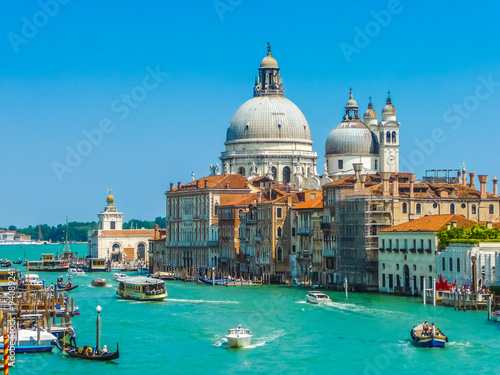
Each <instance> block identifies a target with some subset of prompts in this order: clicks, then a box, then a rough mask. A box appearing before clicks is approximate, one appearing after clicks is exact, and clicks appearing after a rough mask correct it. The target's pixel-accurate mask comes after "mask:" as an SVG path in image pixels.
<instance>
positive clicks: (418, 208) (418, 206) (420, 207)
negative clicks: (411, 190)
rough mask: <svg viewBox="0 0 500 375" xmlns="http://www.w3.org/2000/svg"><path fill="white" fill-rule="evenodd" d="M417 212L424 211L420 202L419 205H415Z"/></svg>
mask: <svg viewBox="0 0 500 375" xmlns="http://www.w3.org/2000/svg"><path fill="white" fill-rule="evenodd" d="M415 212H416V213H417V214H421V213H422V205H421V204H420V203H417V206H416V207H415Z"/></svg>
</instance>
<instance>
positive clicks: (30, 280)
mask: <svg viewBox="0 0 500 375" xmlns="http://www.w3.org/2000/svg"><path fill="white" fill-rule="evenodd" d="M28 286H29V288H30V289H31V290H38V289H43V281H42V280H40V277H39V276H38V275H37V274H36V273H30V274H27V275H26V276H25V277H22V278H21V279H20V280H19V289H24V290H27V289H28Z"/></svg>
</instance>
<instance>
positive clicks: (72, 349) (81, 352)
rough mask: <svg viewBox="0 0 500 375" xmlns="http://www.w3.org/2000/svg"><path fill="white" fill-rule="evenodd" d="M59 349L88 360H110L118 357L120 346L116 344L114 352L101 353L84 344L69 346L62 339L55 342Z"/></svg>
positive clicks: (71, 355)
mask: <svg viewBox="0 0 500 375" xmlns="http://www.w3.org/2000/svg"><path fill="white" fill-rule="evenodd" d="M56 345H57V347H58V348H59V350H61V351H63V350H64V352H66V354H68V355H69V356H70V357H75V358H80V359H87V360H90V361H112V360H114V359H118V358H120V348H119V347H118V344H116V352H114V353H109V352H108V353H103V352H100V354H96V353H94V351H93V349H92V348H91V347H90V346H84V347H83V348H78V347H76V346H71V345H69V344H68V343H66V344H65V343H63V341H61V340H59V341H58V342H56Z"/></svg>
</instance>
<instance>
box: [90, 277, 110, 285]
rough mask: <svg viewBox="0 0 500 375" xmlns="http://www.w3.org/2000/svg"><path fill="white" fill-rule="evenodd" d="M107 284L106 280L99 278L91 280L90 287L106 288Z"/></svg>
mask: <svg viewBox="0 0 500 375" xmlns="http://www.w3.org/2000/svg"><path fill="white" fill-rule="evenodd" d="M107 282H108V280H106V279H104V278H102V277H101V278H99V279H94V280H92V283H91V285H92V286H106V284H107Z"/></svg>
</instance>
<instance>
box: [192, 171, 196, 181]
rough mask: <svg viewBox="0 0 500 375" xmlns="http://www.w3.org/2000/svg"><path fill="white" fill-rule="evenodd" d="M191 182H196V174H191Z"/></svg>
mask: <svg viewBox="0 0 500 375" xmlns="http://www.w3.org/2000/svg"><path fill="white" fill-rule="evenodd" d="M191 180H193V181H195V180H196V177H195V176H194V172H191Z"/></svg>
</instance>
